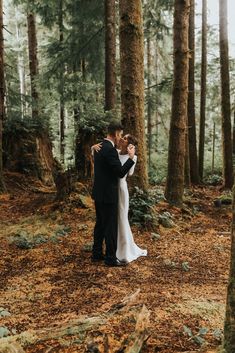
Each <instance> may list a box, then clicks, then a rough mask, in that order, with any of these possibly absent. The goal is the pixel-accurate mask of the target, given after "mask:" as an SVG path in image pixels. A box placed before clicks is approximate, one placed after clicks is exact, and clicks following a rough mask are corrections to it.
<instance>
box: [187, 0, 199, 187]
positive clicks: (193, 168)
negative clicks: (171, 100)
mask: <svg viewBox="0 0 235 353" xmlns="http://www.w3.org/2000/svg"><path fill="white" fill-rule="evenodd" d="M189 50H190V57H189V93H188V141H189V163H190V179H191V182H192V183H193V184H198V183H199V174H198V157H197V139H196V122H195V74H194V72H195V1H194V0H191V1H190V13H189Z"/></svg>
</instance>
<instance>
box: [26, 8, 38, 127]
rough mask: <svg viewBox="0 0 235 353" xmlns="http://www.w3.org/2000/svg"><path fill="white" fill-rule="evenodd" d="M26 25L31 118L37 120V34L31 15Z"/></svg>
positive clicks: (33, 18) (28, 16) (33, 16)
mask: <svg viewBox="0 0 235 353" xmlns="http://www.w3.org/2000/svg"><path fill="white" fill-rule="evenodd" d="M27 23H28V48H29V71H30V80H31V96H32V118H33V119H34V120H37V119H38V116H39V111H38V109H39V107H38V98H39V95H38V90H37V83H36V80H37V76H38V58H37V32H36V18H35V15H34V14H33V13H31V12H30V13H28V15H27Z"/></svg>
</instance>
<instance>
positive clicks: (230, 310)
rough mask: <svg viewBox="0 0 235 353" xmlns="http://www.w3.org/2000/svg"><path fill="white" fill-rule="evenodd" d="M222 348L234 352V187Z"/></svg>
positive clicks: (234, 190)
mask: <svg viewBox="0 0 235 353" xmlns="http://www.w3.org/2000/svg"><path fill="white" fill-rule="evenodd" d="M224 349H225V352H226V353H234V352H235V187H233V221H232V245H231V262H230V274H229V283H228V291H227V303H226V316H225V325H224Z"/></svg>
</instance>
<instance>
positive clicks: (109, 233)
mask: <svg viewBox="0 0 235 353" xmlns="http://www.w3.org/2000/svg"><path fill="white" fill-rule="evenodd" d="M122 134H123V127H122V125H121V124H120V123H117V122H111V123H110V124H109V126H108V135H107V137H106V138H105V139H104V140H103V142H102V147H101V150H100V151H99V152H98V153H97V152H95V153H94V185H93V190H92V197H93V199H94V200H95V210H96V224H95V228H94V244H93V249H92V261H93V262H97V261H102V260H104V262H105V264H106V265H107V266H115V267H116V266H124V265H125V263H124V262H122V261H119V260H118V259H117V258H116V250H117V230H118V221H117V220H118V179H119V178H123V177H124V175H126V173H127V172H128V171H129V170H130V168H131V167H132V166H133V164H134V162H133V158H134V155H135V147H134V146H133V145H131V146H129V147H128V154H129V159H128V160H127V161H126V163H125V164H124V165H123V166H122V164H121V162H120V160H119V157H118V152H117V150H116V148H115V146H116V145H118V143H119V141H120V139H121V137H122ZM104 240H105V244H106V254H105V257H104V256H103V253H102V245H103V241H104Z"/></svg>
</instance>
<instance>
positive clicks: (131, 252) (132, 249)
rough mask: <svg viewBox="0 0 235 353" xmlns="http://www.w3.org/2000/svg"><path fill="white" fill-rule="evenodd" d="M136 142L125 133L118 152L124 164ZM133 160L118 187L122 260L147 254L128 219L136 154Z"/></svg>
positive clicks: (97, 149)
mask: <svg viewBox="0 0 235 353" xmlns="http://www.w3.org/2000/svg"><path fill="white" fill-rule="evenodd" d="M130 144H133V145H135V144H136V139H135V138H134V137H133V136H132V135H130V134H127V135H125V136H124V137H123V138H122V139H121V140H120V143H119V146H118V152H119V159H120V162H121V163H122V165H123V164H124V163H125V162H126V161H127V159H128V158H129V156H128V153H127V147H128V145H130ZM100 148H101V143H99V144H96V145H94V146H92V150H95V151H97V152H98V151H99V150H100ZM133 161H134V162H135V164H134V165H133V166H132V167H131V169H130V170H129V172H128V174H126V175H125V176H124V177H123V178H120V179H119V187H118V194H119V195H118V197H119V200H118V239H117V252H116V256H117V258H118V259H119V260H121V261H126V262H131V261H133V260H136V259H137V258H138V257H140V256H146V255H147V250H143V249H141V248H139V247H138V246H137V245H136V243H135V241H134V238H133V235H132V231H131V227H130V224H129V220H128V211H129V192H128V187H127V181H126V178H127V176H131V175H133V173H134V169H135V165H136V162H137V156H134V159H133Z"/></svg>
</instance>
